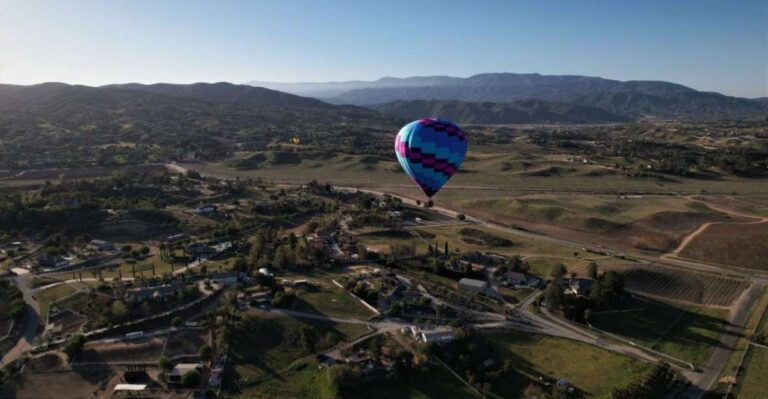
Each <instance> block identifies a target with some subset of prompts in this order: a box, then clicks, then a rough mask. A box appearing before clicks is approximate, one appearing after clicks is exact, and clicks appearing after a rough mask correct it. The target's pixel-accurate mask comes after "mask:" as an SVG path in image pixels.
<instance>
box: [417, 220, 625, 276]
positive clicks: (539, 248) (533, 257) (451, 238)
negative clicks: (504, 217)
mask: <svg viewBox="0 0 768 399" xmlns="http://www.w3.org/2000/svg"><path fill="white" fill-rule="evenodd" d="M464 227H465V226H442V227H437V226H424V227H417V228H414V230H415V231H418V232H426V233H427V234H428V235H429V236H430V237H434V238H430V239H429V240H430V241H431V242H434V241H435V240H437V241H438V242H439V243H440V244H439V245H440V246H441V247H442V245H443V243H444V242H445V241H448V245H449V249H450V250H451V251H455V250H457V249H458V250H460V251H461V252H469V251H482V252H494V253H498V254H501V255H506V256H514V255H519V256H521V257H523V258H524V259H526V260H528V261H529V265H530V267H531V272H532V273H534V274H537V275H540V276H548V275H549V272H550V270H551V268H552V266H553V265H555V264H558V263H563V264H565V265H566V266H567V267H568V268H569V270H570V269H574V270H575V269H583V268H585V267H586V266H587V265H588V264H589V263H590V262H592V261H597V262H598V263H602V262H611V263H615V264H621V263H628V262H627V261H624V260H621V259H618V258H610V259H607V258H605V257H604V256H601V255H596V254H592V253H587V252H584V251H581V250H580V249H576V248H573V247H570V246H564V245H558V244H554V243H551V242H547V241H542V240H534V239H530V238H526V237H522V236H518V235H514V234H507V233H504V232H502V231H499V230H496V229H493V228H489V227H483V226H471V228H473V229H477V230H481V231H484V232H486V233H489V234H492V235H494V236H498V237H501V238H504V239H507V240H510V241H512V245H506V246H489V245H477V244H474V243H472V242H467V241H465V240H463V239H462V235H461V233H460V231H461V229H463V228H464ZM423 245H424V251H426V245H427V244H426V243H423Z"/></svg>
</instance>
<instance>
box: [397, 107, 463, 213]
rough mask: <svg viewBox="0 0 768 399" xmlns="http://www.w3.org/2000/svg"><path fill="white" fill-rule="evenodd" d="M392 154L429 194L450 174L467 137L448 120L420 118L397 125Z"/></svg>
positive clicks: (455, 167)
mask: <svg viewBox="0 0 768 399" xmlns="http://www.w3.org/2000/svg"><path fill="white" fill-rule="evenodd" d="M395 154H397V160H398V161H400V166H402V167H403V170H405V173H407V174H408V176H410V177H411V179H412V180H413V181H414V182H415V183H416V184H417V185H418V186H419V187H420V188H421V190H422V191H424V194H425V195H426V196H427V197H429V199H430V201H429V204H431V203H432V201H431V199H432V196H433V195H435V193H437V192H438V191H439V190H440V188H441V187H443V185H444V184H445V182H447V181H448V179H450V178H451V176H453V174H454V173H456V171H457V170H458V169H459V167H460V166H461V163H462V162H463V161H464V156H465V155H466V154H467V137H466V135H465V134H464V131H462V130H461V128H459V127H458V126H456V125H455V124H453V123H452V122H449V121H446V120H443V119H437V118H424V119H420V120H417V121H413V122H411V123H409V124H407V125H405V126H403V128H402V129H400V132H399V133H397V137H395Z"/></svg>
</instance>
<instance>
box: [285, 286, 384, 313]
mask: <svg viewBox="0 0 768 399" xmlns="http://www.w3.org/2000/svg"><path fill="white" fill-rule="evenodd" d="M291 310H297V311H300V312H308V313H317V314H321V315H326V316H330V317H338V318H352V319H360V320H366V319H368V318H369V317H371V316H373V315H374V313H373V312H371V311H370V310H369V309H368V308H366V307H365V306H363V305H362V304H361V303H360V302H358V301H357V300H356V299H355V298H353V297H352V296H351V295H349V294H348V293H346V292H344V291H343V290H342V289H341V288H337V287H336V286H335V285H333V286H331V287H329V288H321V289H319V290H318V291H314V292H313V291H302V290H298V291H297V296H296V302H295V303H294V305H293V306H292V307H291Z"/></svg>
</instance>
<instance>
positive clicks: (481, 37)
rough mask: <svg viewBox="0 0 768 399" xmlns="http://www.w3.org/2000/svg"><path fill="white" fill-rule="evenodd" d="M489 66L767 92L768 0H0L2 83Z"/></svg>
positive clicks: (342, 74)
mask: <svg viewBox="0 0 768 399" xmlns="http://www.w3.org/2000/svg"><path fill="white" fill-rule="evenodd" d="M483 72H521V73H527V72H538V73H542V74H578V75H589V76H601V77H605V78H612V79H619V80H633V79H643V80H667V81H672V82H676V83H682V84H685V85H688V86H691V87H693V88H696V89H699V90H708V91H719V92H723V93H726V94H731V95H738V96H746V97H758V96H768V87H767V86H768V81H767V80H768V78H767V77H766V76H767V75H768V0H743V1H726V0H718V1H709V0H695V1H682V0H680V1H676V0H666V1H654V0H643V1H639V0H638V1H635V0H621V1H618V0H613V1H591V0H573V1H549V0H538V1H513V0H506V1H490V0H466V1H450V0H449V1H429V0H402V1H401V0H387V1H374V0H357V1H341V0H340V1H332V0H306V1H305V0H252V1H242V2H241V1H212V0H211V1H171V0H165V1H142V0H130V1H129V0H109V1H106V0H105V1H96V0H93V1H79V0H67V1H36V0H14V1H10V0H0V82H2V83H19V84H31V83H38V82H45V81H62V82H68V83H81V84H87V85H101V84H108V83H119V82H142V83H153V82H178V83H187V82H197V81H204V82H214V81H230V82H236V83H237V82H245V81H249V80H262V81H285V82H290V81H330V80H355V79H364V80H369V79H377V78H379V77H382V76H398V77H405V76H413V75H452V76H469V75H473V74H476V73H483Z"/></svg>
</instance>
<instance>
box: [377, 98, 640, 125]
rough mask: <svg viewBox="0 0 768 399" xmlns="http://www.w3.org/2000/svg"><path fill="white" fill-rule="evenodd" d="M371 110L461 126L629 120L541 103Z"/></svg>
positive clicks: (428, 104) (429, 103)
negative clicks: (436, 119) (452, 122)
mask: <svg viewBox="0 0 768 399" xmlns="http://www.w3.org/2000/svg"><path fill="white" fill-rule="evenodd" d="M371 108H373V109H375V110H377V111H380V112H383V113H386V114H390V115H394V116H397V117H399V118H402V119H409V120H413V119H418V118H422V117H424V116H439V117H441V118H445V119H449V120H452V121H456V122H457V123H462V124H525V123H614V122H628V121H630V118H627V117H624V116H621V115H617V114H614V113H612V112H609V111H605V110H602V109H599V108H594V107H586V106H583V105H574V104H568V103H558V102H551V101H542V100H536V99H531V100H517V101H511V102H506V103H493V102H466V101H448V100H445V101H444V100H411V101H402V100H400V101H392V102H388V103H384V104H379V105H374V106H371Z"/></svg>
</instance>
